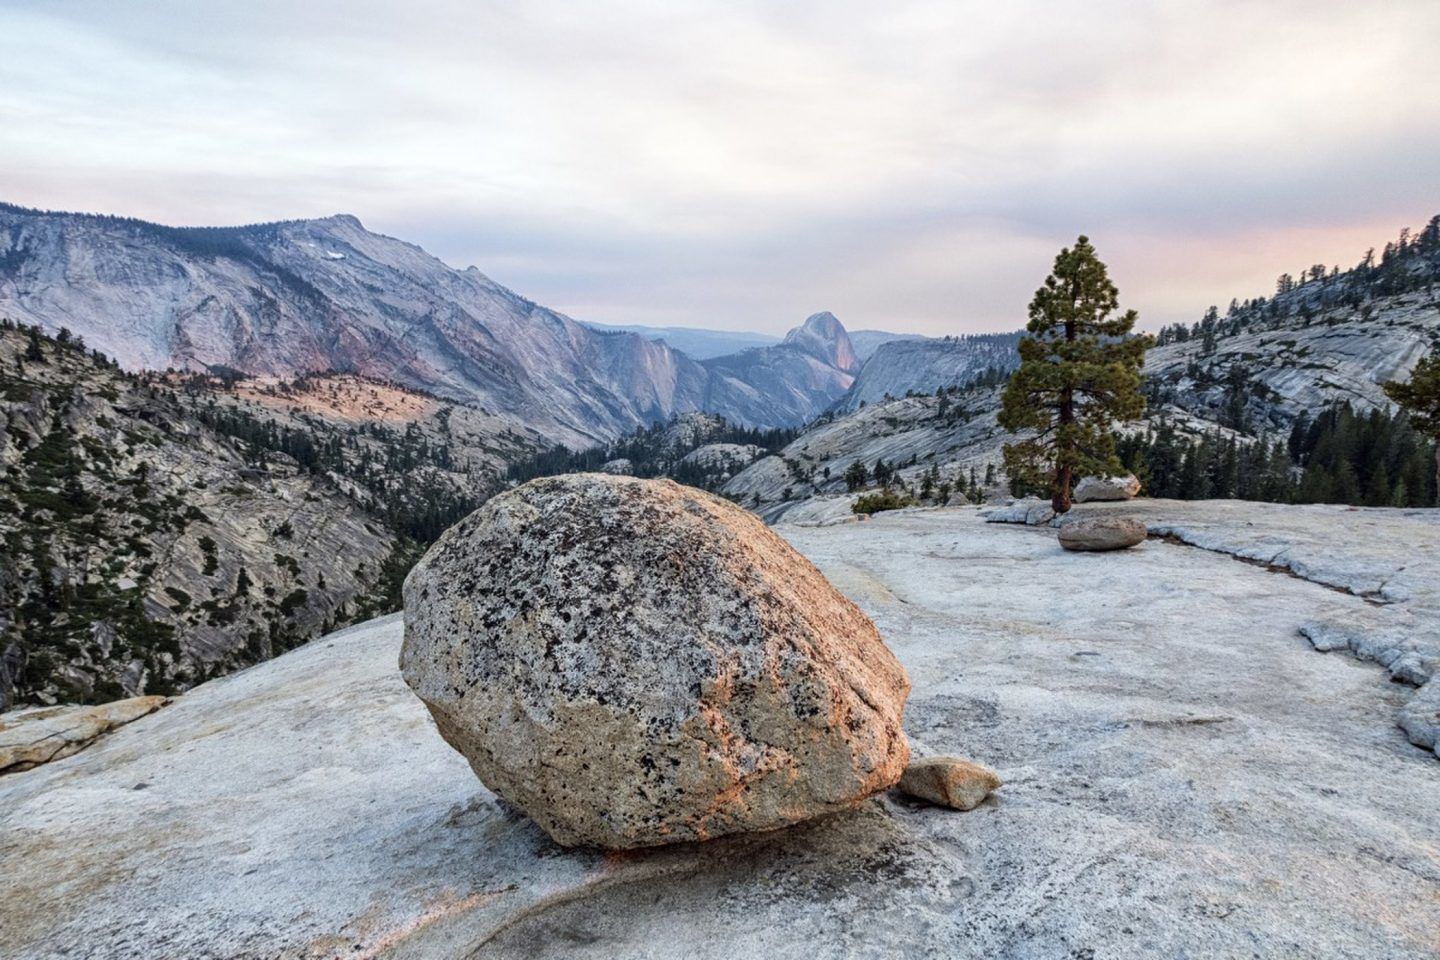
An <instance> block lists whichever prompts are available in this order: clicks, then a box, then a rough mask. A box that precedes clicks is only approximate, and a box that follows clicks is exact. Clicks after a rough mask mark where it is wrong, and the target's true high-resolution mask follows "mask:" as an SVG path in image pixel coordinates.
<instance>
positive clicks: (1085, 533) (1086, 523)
mask: <svg viewBox="0 0 1440 960" xmlns="http://www.w3.org/2000/svg"><path fill="white" fill-rule="evenodd" d="M1145 536H1146V530H1145V524H1143V523H1141V522H1140V521H1139V520H1136V519H1134V518H1133V517H1082V518H1079V519H1077V520H1071V521H1070V522H1068V523H1066V524H1064V525H1063V526H1061V528H1060V546H1062V547H1064V548H1065V549H1066V550H1090V551H1101V550H1124V549H1125V548H1126V547H1133V546H1135V545H1136V544H1137V543H1140V542H1142V541H1144V539H1145Z"/></svg>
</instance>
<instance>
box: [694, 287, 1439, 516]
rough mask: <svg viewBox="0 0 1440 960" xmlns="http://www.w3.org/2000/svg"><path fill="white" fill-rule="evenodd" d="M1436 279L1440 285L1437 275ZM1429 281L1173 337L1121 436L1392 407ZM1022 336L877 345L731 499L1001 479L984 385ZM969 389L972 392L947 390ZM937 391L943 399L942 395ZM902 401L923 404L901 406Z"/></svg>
mask: <svg viewBox="0 0 1440 960" xmlns="http://www.w3.org/2000/svg"><path fill="white" fill-rule="evenodd" d="M1434 272H1435V276H1436V277H1437V278H1440V266H1437V267H1436V268H1435V271H1434ZM1423 280H1424V277H1423V275H1420V276H1419V277H1417V278H1412V280H1411V282H1410V283H1409V285H1408V286H1406V287H1405V289H1403V290H1401V291H1399V292H1392V293H1383V292H1375V291H1368V292H1367V291H1364V290H1362V289H1360V287H1359V281H1358V280H1356V279H1354V277H1353V276H1351V277H1350V278H1349V279H1348V280H1347V275H1343V274H1342V275H1341V276H1340V277H1338V278H1335V279H1331V280H1326V281H1323V282H1322V281H1316V282H1315V283H1314V284H1311V285H1308V286H1307V287H1301V288H1297V289H1295V290H1292V291H1290V292H1288V293H1286V294H1285V295H1283V296H1280V297H1276V298H1275V299H1273V300H1262V301H1254V302H1252V304H1251V305H1250V306H1248V307H1246V308H1244V309H1241V310H1239V311H1237V312H1236V314H1235V315H1234V316H1232V317H1231V318H1230V319H1229V320H1222V321H1220V322H1219V323H1217V324H1216V326H1215V329H1214V331H1213V333H1212V334H1211V335H1209V336H1202V335H1201V334H1200V333H1199V332H1196V333H1195V334H1194V335H1189V334H1188V332H1187V335H1186V338H1185V339H1183V340H1175V339H1173V337H1167V338H1166V339H1167V341H1168V342H1166V343H1165V344H1163V345H1161V346H1157V347H1155V348H1154V349H1152V350H1151V351H1149V353H1148V354H1147V356H1146V360H1145V369H1144V374H1145V379H1146V392H1147V393H1148V394H1149V410H1148V413H1147V416H1146V418H1145V419H1143V420H1141V421H1137V422H1135V423H1130V424H1122V425H1120V427H1119V429H1120V431H1121V432H1122V433H1130V434H1133V433H1137V432H1141V433H1143V432H1145V431H1147V430H1150V429H1152V428H1155V427H1157V426H1158V425H1160V424H1165V425H1168V426H1169V427H1170V428H1173V430H1174V431H1175V432H1176V435H1178V436H1180V437H1182V438H1186V439H1198V438H1200V437H1204V436H1212V437H1221V438H1224V439H1226V440H1238V441H1239V442H1242V443H1251V442H1255V441H1256V440H1258V439H1259V438H1261V437H1262V436H1266V437H1268V438H1269V439H1270V440H1274V439H1275V438H1276V437H1279V436H1283V435H1284V434H1285V433H1286V432H1287V431H1289V429H1290V428H1291V426H1292V425H1293V424H1294V422H1295V420H1296V419H1297V418H1298V417H1300V416H1301V415H1302V414H1309V415H1311V416H1313V415H1315V414H1317V413H1319V412H1320V411H1322V410H1325V409H1327V408H1329V407H1331V406H1333V405H1335V404H1339V403H1350V404H1352V405H1353V406H1355V407H1356V408H1357V409H1358V410H1360V411H1361V412H1364V411H1367V410H1372V409H1389V408H1390V407H1391V404H1390V403H1389V401H1388V400H1387V399H1386V397H1385V394H1384V390H1383V388H1382V384H1383V383H1384V382H1385V381H1386V380H1392V379H1399V380H1403V379H1405V378H1406V377H1408V376H1409V373H1410V370H1411V369H1412V368H1413V367H1414V365H1415V363H1416V362H1417V361H1418V360H1419V359H1420V358H1421V357H1422V356H1424V355H1425V354H1426V353H1427V352H1428V351H1429V350H1433V349H1436V348H1437V344H1440V298H1437V296H1436V294H1435V293H1433V292H1432V289H1431V288H1430V287H1429V286H1427V285H1426V284H1425V283H1424V282H1423ZM1326 288H1329V292H1328V293H1327V292H1326ZM1019 336H1020V335H1019V334H1008V335H995V336H994V337H967V338H961V339H958V340H950V341H945V340H922V341H900V342H892V343H887V344H885V345H883V346H882V347H880V349H879V350H877V351H876V353H875V355H874V356H873V357H871V358H870V360H869V361H867V362H866V364H865V366H864V368H863V369H862V370H861V372H860V376H859V377H858V378H857V379H856V381H855V384H854V386H853V387H852V388H851V390H850V392H849V393H848V394H847V395H846V397H845V399H844V400H843V401H842V402H841V403H840V404H839V405H838V406H837V415H836V416H834V417H827V418H822V419H821V420H819V421H817V422H816V423H814V424H812V425H811V426H810V427H809V428H807V429H806V430H805V431H804V432H802V433H801V435H800V436H799V437H798V438H797V439H796V440H795V441H793V442H792V443H790V444H789V445H788V446H786V447H785V448H784V449H783V450H781V451H780V452H779V454H778V455H777V456H776V457H772V458H766V459H761V460H759V461H757V462H756V463H754V464H753V465H751V466H750V467H749V468H747V469H746V470H744V471H742V472H741V473H739V474H737V475H736V476H734V477H733V478H732V479H731V480H730V481H728V482H727V483H726V484H725V486H724V487H723V491H724V492H725V494H726V495H728V496H732V497H735V498H737V499H739V500H740V501H741V502H742V503H746V504H747V505H752V506H754V507H756V508H757V509H759V510H760V511H761V512H762V513H763V514H764V515H765V516H766V517H768V518H770V519H775V518H778V517H780V516H783V515H784V514H785V513H786V512H787V511H788V510H789V509H791V508H793V507H795V506H796V505H797V504H798V503H800V502H801V501H803V500H804V499H805V498H807V497H810V496H814V495H816V494H830V493H836V492H839V491H842V490H843V489H844V484H843V476H844V471H845V469H846V468H847V467H848V466H849V465H850V464H851V463H853V462H856V461H862V462H864V463H865V464H867V465H869V466H873V465H874V463H875V461H876V460H877V459H883V460H885V461H886V462H887V463H888V464H890V465H892V466H897V467H898V468H899V474H898V476H899V478H900V479H901V481H902V482H904V483H906V484H908V485H913V482H914V480H915V478H916V477H917V476H918V475H919V474H920V473H921V472H923V471H925V470H928V469H929V467H930V465H931V464H934V465H936V466H938V468H939V469H940V472H941V476H942V479H956V478H957V477H959V476H961V475H965V476H968V473H969V471H970V469H972V468H975V469H976V470H977V471H979V472H980V473H981V475H983V473H984V471H985V468H986V467H987V466H990V465H993V466H995V467H997V468H998V467H999V466H1000V462H1001V455H1000V452H1001V447H1002V446H1003V445H1004V444H1005V443H1006V442H1007V441H1009V440H1010V436H1009V435H1008V434H1007V433H1006V432H1005V431H1004V430H1002V429H1001V428H1000V427H999V426H998V425H997V424H996V422H995V416H996V414H997V412H998V411H999V405H1000V395H1001V390H1000V389H999V388H998V387H995V386H991V385H990V384H992V383H994V382H996V381H997V380H998V379H999V378H998V377H996V376H995V374H996V373H1004V372H1008V371H1009V370H1011V369H1013V368H1014V366H1015V365H1016V362H1017V360H1018V358H1017V357H1015V356H1014V344H1015V343H1016V341H1017V340H1018V337H1019ZM967 381H968V382H971V383H972V386H971V387H969V388H966V389H962V390H961V391H960V392H958V393H957V392H953V390H954V387H956V386H958V385H961V384H964V383H966V382H967ZM902 388H903V389H902ZM939 388H948V393H947V395H946V396H939V395H937V393H936V392H937V391H938V390H939ZM907 391H914V392H915V394H916V396H913V397H908V398H906V397H904V394H905V393H906V392H907ZM887 395H888V396H889V397H892V398H894V397H901V399H889V400H887V399H886V397H887ZM862 404H863V405H864V406H863V408H862ZM847 411H848V412H847ZM827 471H828V472H827ZM997 476H999V474H998V472H997ZM1000 479H1003V477H1000Z"/></svg>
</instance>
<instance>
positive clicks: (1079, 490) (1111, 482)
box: [1075, 473, 1140, 503]
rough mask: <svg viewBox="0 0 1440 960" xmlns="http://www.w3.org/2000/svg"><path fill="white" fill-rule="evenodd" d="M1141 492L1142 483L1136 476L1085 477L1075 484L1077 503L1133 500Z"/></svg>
mask: <svg viewBox="0 0 1440 960" xmlns="http://www.w3.org/2000/svg"><path fill="white" fill-rule="evenodd" d="M1139 492H1140V481H1139V480H1138V479H1136V477H1135V475H1134V474H1129V473H1127V474H1125V475H1124V476H1121V477H1084V478H1082V479H1081V480H1080V482H1079V483H1077V484H1075V502H1076V503H1093V502H1095V501H1097V500H1133V499H1134V498H1135V495H1136V494H1138V493H1139Z"/></svg>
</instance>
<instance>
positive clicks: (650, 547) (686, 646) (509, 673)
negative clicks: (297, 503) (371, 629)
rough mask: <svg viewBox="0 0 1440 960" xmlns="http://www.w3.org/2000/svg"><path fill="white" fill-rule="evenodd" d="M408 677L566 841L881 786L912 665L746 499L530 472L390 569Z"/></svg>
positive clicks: (903, 754) (747, 813)
mask: <svg viewBox="0 0 1440 960" xmlns="http://www.w3.org/2000/svg"><path fill="white" fill-rule="evenodd" d="M405 615H406V621H405V646H404V650H403V652H402V654H401V658H400V663H401V669H402V672H403V674H404V676H405V679H406V682H407V683H409V684H410V686H411V687H412V689H414V690H415V692H416V693H417V694H418V695H419V696H420V698H421V699H422V700H423V701H424V702H425V704H426V705H427V706H428V707H429V708H430V712H431V714H432V715H433V716H434V718H435V722H436V725H437V726H438V727H439V729H440V732H441V734H442V735H443V736H444V737H445V739H446V740H447V741H449V743H450V744H451V745H452V746H454V747H455V748H456V749H457V750H459V751H460V752H461V753H462V754H464V755H465V757H466V758H467V759H468V760H469V761H470V764H471V766H472V768H473V769H474V770H475V773H476V774H477V775H478V776H479V777H480V779H481V780H482V781H483V782H484V783H485V785H486V786H488V787H490V789H492V790H494V791H495V792H496V793H497V794H499V795H500V796H502V797H504V798H505V799H506V800H508V801H510V802H511V803H513V804H514V805H515V806H517V807H519V808H520V809H521V810H524V811H525V812H526V813H528V814H529V815H530V816H531V817H532V818H534V819H535V820H536V822H538V823H539V824H540V825H541V826H542V827H544V828H545V830H546V831H547V832H549V833H550V834H551V836H553V837H554V838H555V839H556V840H557V841H558V842H560V843H562V844H565V845H567V846H573V845H594V846H600V847H607V848H629V847H642V846H650V845H654V844H662V843H670V842H675V841H682V840H703V839H706V838H709V837H715V836H719V835H722V834H727V833H735V832H740V831H758V830H770V829H774V828H777V827H782V826H786V825H788V824H792V823H795V822H798V821H801V820H805V819H808V818H810V817H814V816H817V815H819V814H822V813H826V812H829V811H833V810H838V809H841V808H843V807H846V806H849V805H851V804H853V803H855V802H856V801H858V800H860V799H862V798H864V797H866V796H869V795H870V794H872V793H875V792H877V791H880V790H884V789H886V788H888V787H890V786H892V785H893V784H894V783H895V782H896V781H897V780H898V779H899V778H900V775H901V773H902V772H903V770H904V767H905V763H906V762H907V761H908V759H909V746H908V744H907V743H906V740H905V736H904V734H903V732H902V731H901V728H900V722H901V713H902V711H903V708H904V703H905V697H906V695H907V694H908V693H909V689H910V684H909V680H908V678H907V677H906V675H905V671H904V669H903V668H902V667H901V666H900V664H899V663H898V662H897V661H896V660H895V658H894V656H893V655H891V653H890V651H889V650H888V649H886V647H885V644H884V642H883V641H882V640H881V639H880V635H879V634H878V633H877V632H876V630H875V627H874V625H873V624H871V622H870V621H869V619H868V618H866V617H865V615H864V614H863V613H861V612H860V611H859V609H858V608H856V607H855V605H854V604H852V603H851V602H850V601H848V600H846V599H845V598H844V597H843V596H842V595H841V594H840V593H839V592H837V591H836V590H835V589H834V588H833V587H831V586H830V584H829V583H828V582H827V581H826V580H825V578H824V577H823V576H822V575H821V574H820V573H819V571H817V570H816V569H815V567H814V566H813V565H812V564H811V563H810V562H809V561H808V560H806V559H805V558H804V557H802V556H801V555H800V554H798V553H797V552H796V551H795V550H794V549H793V548H791V547H790V546H789V545H788V544H787V543H786V542H785V541H784V540H782V539H780V537H779V536H777V535H776V534H775V533H774V532H772V531H771V530H770V529H769V528H768V527H766V526H765V525H764V523H762V522H761V521H760V520H759V519H758V518H757V517H755V516H754V515H753V514H750V513H748V512H747V511H745V510H742V509H740V508H739V507H737V506H735V505H734V504H732V503H730V502H728V501H726V500H723V499H721V498H719V497H714V496H711V495H709V494H707V493H704V492H702V491H699V490H694V489H691V488H688V487H682V486H680V485H678V484H675V483H672V482H670V481H650V480H637V479H633V478H619V477H609V476H604V475H601V474H578V475H571V476H566V477H555V478H550V479H544V480H536V481H533V482H531V483H528V484H526V485H525V486H523V487H520V488H518V489H516V490H513V491H510V492H508V493H506V494H503V495H501V496H499V497H496V498H495V499H493V500H491V501H490V502H489V503H488V504H486V505H485V507H483V508H482V509H481V510H479V511H477V512H476V513H474V514H472V515H471V516H470V517H469V518H467V519H466V520H465V521H463V522H462V523H460V524H459V525H457V526H456V527H454V528H452V529H451V530H450V531H449V532H448V533H447V534H446V535H445V536H444V537H443V538H441V540H440V541H439V543H437V544H436V545H435V547H434V548H432V549H431V551H430V552H429V553H428V554H426V556H425V557H424V558H423V559H422V560H421V561H420V563H419V564H418V565H417V567H416V568H415V570H414V572H412V573H411V575H410V576H409V578H408V579H407V581H406V583H405Z"/></svg>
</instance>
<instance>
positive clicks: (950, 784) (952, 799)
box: [900, 757, 1001, 810]
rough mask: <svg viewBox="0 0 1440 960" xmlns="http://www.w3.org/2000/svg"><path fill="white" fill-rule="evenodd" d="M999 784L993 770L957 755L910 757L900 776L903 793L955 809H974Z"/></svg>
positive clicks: (997, 776)
mask: <svg viewBox="0 0 1440 960" xmlns="http://www.w3.org/2000/svg"><path fill="white" fill-rule="evenodd" d="M1000 784H1001V780H1000V777H999V775H998V774H996V773H995V771H994V770H991V769H990V768H989V767H982V766H981V765H980V764H978V763H971V762H970V761H969V760H962V759H960V758H959V757H925V758H923V759H920V760H912V761H911V762H910V765H909V766H908V767H906V768H905V775H904V776H902V777H901V778H900V790H901V791H902V792H904V793H908V794H910V795H911V796H912V797H919V798H920V799H921V800H928V801H929V802H931V803H933V804H937V805H938V806H942V807H951V808H953V809H955V810H974V809H975V808H976V807H978V806H979V805H980V803H981V801H983V800H984V799H985V798H986V797H988V796H990V791H992V790H996V789H998V788H999V787H1000Z"/></svg>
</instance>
